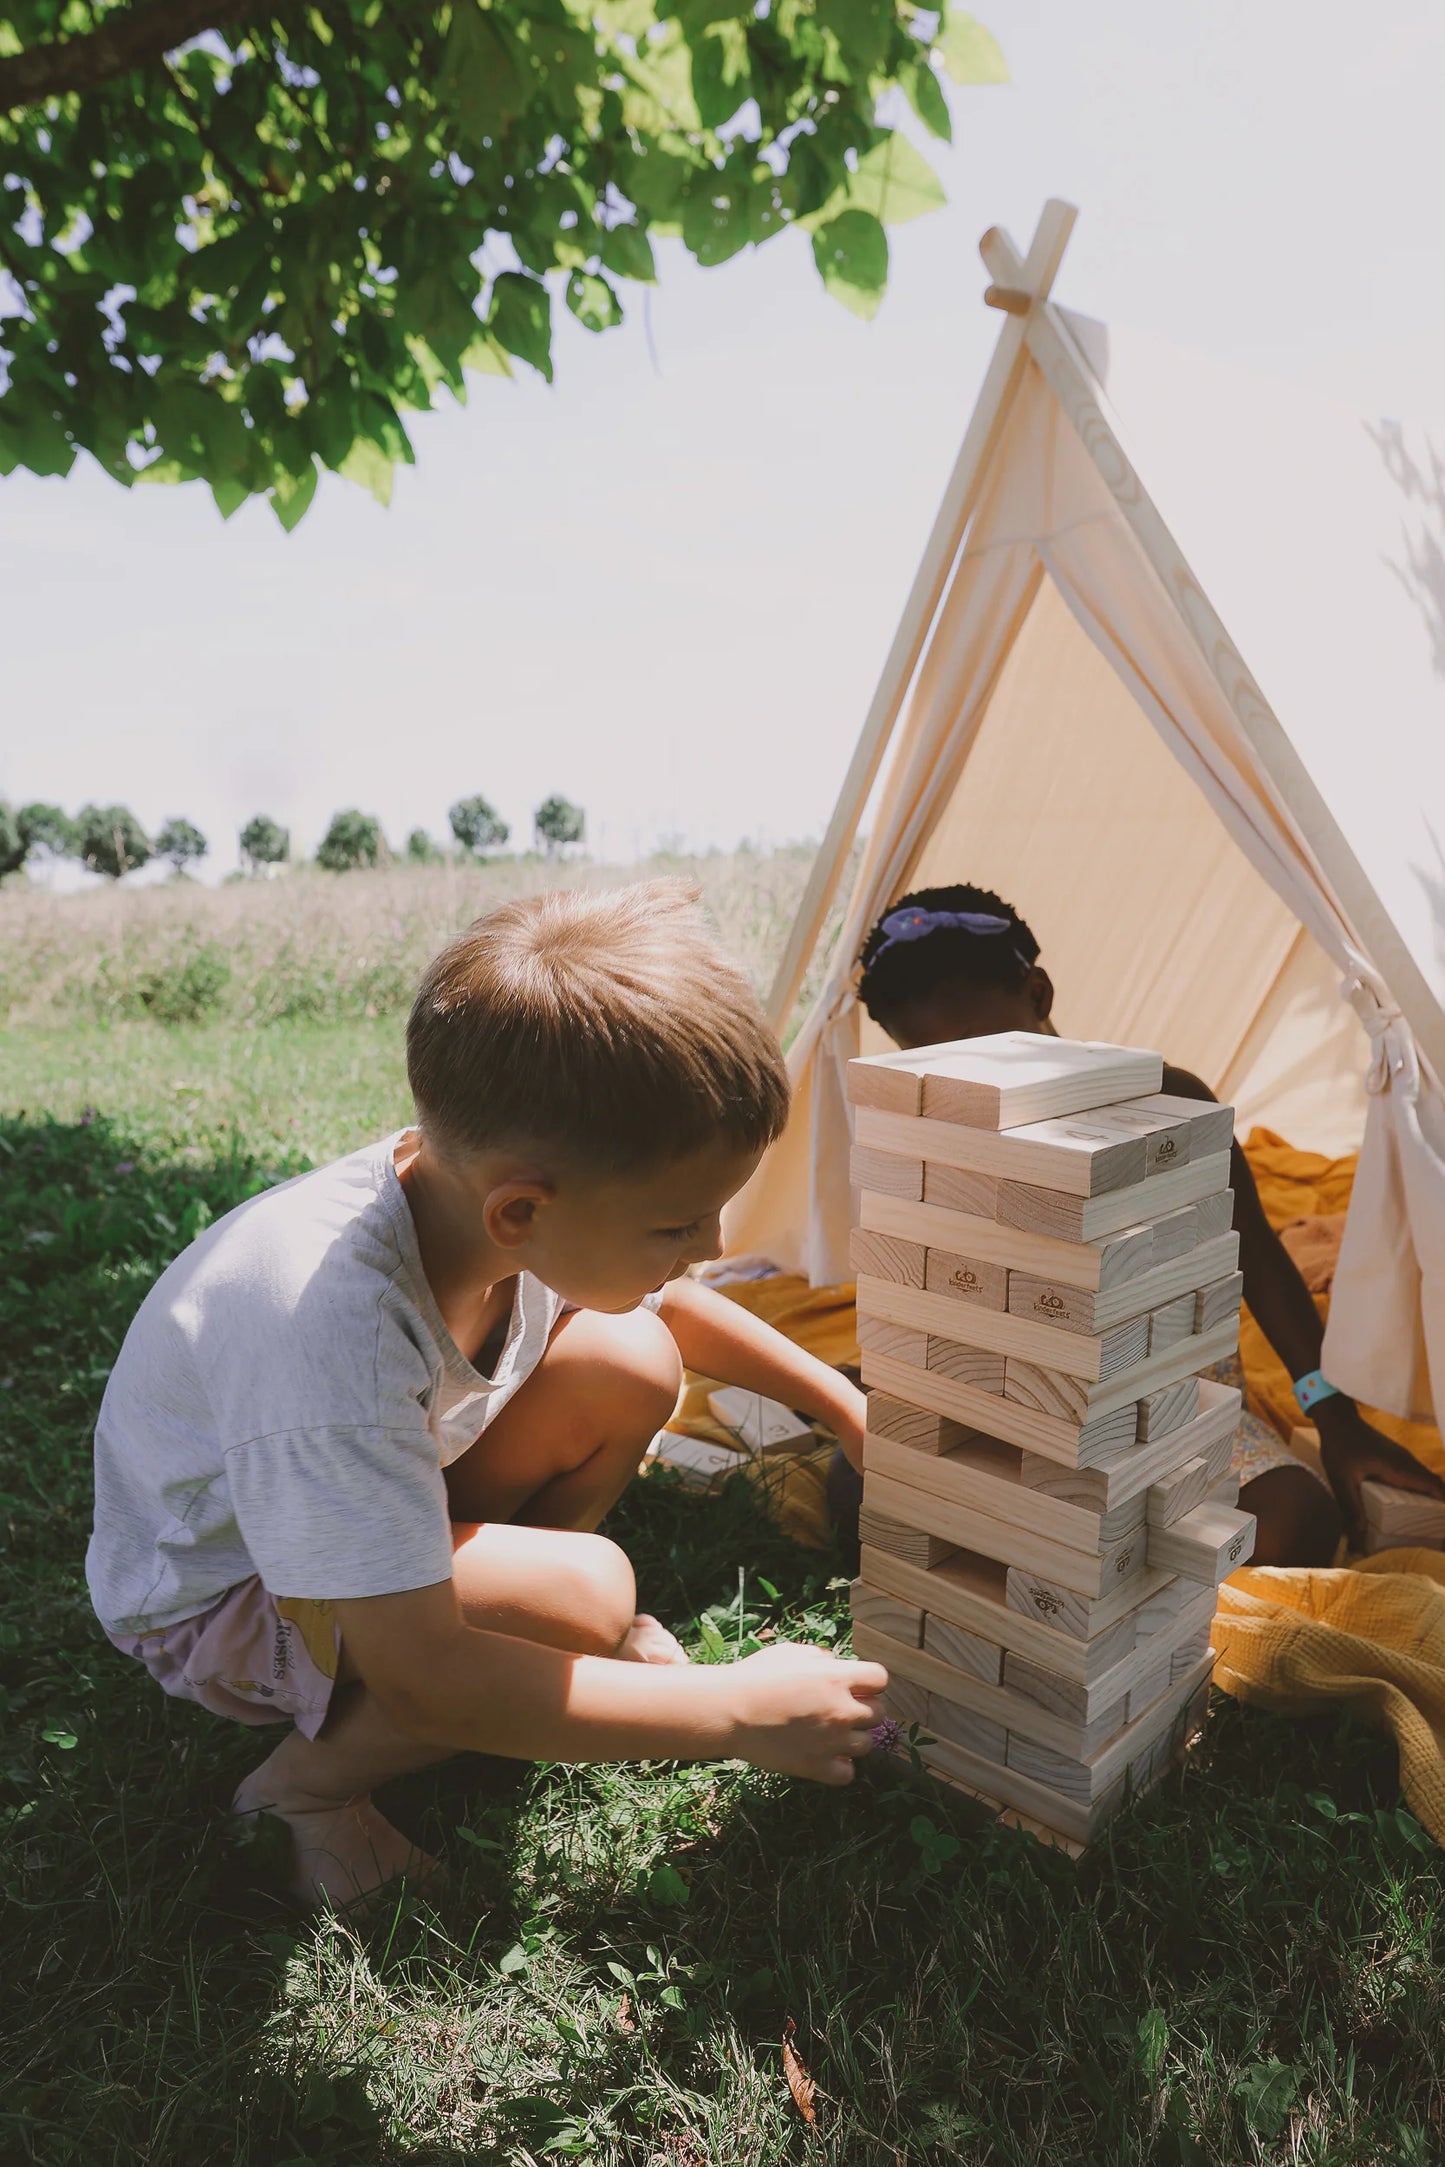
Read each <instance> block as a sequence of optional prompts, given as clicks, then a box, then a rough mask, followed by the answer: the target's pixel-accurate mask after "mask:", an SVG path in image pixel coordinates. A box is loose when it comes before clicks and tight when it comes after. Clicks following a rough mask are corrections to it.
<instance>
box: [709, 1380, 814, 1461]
mask: <svg viewBox="0 0 1445 2167" xmlns="http://www.w3.org/2000/svg"><path fill="white" fill-rule="evenodd" d="M707 1411H708V1413H709V1414H710V1415H711V1416H712V1418H713V1420H714V1422H720V1423H721V1424H722V1426H723V1428H724V1429H726V1430H731V1431H732V1433H733V1436H734V1437H736V1438H737V1440H738V1442H739V1443H740V1444H743V1445H746V1446H747V1448H748V1450H749V1452H753V1453H761V1454H763V1455H764V1456H765V1457H769V1458H770V1457H771V1456H772V1455H773V1454H775V1453H776V1454H778V1455H779V1456H781V1457H786V1456H788V1455H789V1454H792V1453H798V1452H811V1451H812V1450H813V1448H814V1446H815V1445H816V1444H817V1442H818V1438H817V1434H816V1432H815V1431H814V1429H813V1426H812V1424H811V1423H810V1422H808V1421H807V1420H806V1419H805V1418H804V1417H803V1416H802V1415H795V1414H794V1412H793V1410H792V1408H791V1407H785V1406H784V1405H783V1403H782V1401H781V1400H770V1399H768V1398H767V1397H766V1395H765V1394H763V1393H761V1392H747V1391H744V1389H743V1388H742V1386H741V1385H724V1386H723V1387H722V1389H721V1390H720V1391H717V1392H709V1394H708V1396H707Z"/></svg>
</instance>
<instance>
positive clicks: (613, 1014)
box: [406, 880, 788, 1175]
mask: <svg viewBox="0 0 1445 2167" xmlns="http://www.w3.org/2000/svg"><path fill="white" fill-rule="evenodd" d="M406 1061H407V1074H408V1077H409V1079H410V1082H411V1089H412V1096H413V1098H414V1099H415V1100H416V1106H417V1113H418V1116H419V1119H420V1121H421V1126H422V1129H423V1131H424V1132H425V1133H426V1134H427V1135H428V1136H429V1137H430V1138H431V1140H432V1142H433V1143H434V1144H435V1145H436V1147H437V1149H438V1150H440V1151H442V1152H443V1153H445V1154H446V1155H447V1156H449V1157H453V1158H460V1157H467V1156H470V1155H472V1154H475V1153H477V1152H481V1151H491V1150H498V1149H503V1150H505V1149H530V1150H534V1151H537V1152H539V1153H541V1154H543V1155H547V1156H550V1157H552V1158H553V1159H556V1160H560V1161H561V1162H563V1163H565V1164H568V1165H570V1166H574V1167H587V1168H589V1169H592V1170H596V1171H597V1172H599V1173H603V1174H614V1175H617V1174H632V1173H637V1172H642V1171H648V1170H651V1169H652V1168H655V1167H657V1166H660V1165H662V1164H665V1163H666V1162H667V1161H669V1160H671V1159H677V1158H683V1157H685V1156H687V1155H688V1154H689V1153H691V1152H694V1151H698V1150H701V1149H702V1148H703V1147H704V1146H705V1145H707V1144H709V1143H712V1142H714V1141H716V1140H717V1139H719V1138H723V1139H725V1140H726V1141H728V1142H729V1143H731V1144H733V1145H735V1146H736V1147H737V1148H738V1149H739V1150H740V1151H757V1150H761V1149H762V1148H763V1146H764V1145H766V1144H770V1143H771V1142H772V1141H773V1140H774V1138H775V1137H777V1136H778V1135H779V1134H780V1133H781V1131H782V1128H783V1124H784V1122H785V1121H786V1119H787V1112H788V1076H787V1071H786V1069H785V1068H784V1066H783V1059H782V1054H781V1051H780V1050H779V1047H778V1042H777V1039H776V1038H775V1037H774V1036H773V1033H772V1032H771V1031H770V1030H769V1029H768V1026H767V1024H766V1022H765V1020H764V1018H763V1014H762V1010H761V1008H760V1007H759V1005H758V1000H757V997H756V995H755V994H754V992H753V990H752V987H751V986H750V985H749V983H748V981H747V980H746V978H744V976H743V974H742V972H741V971H740V970H738V968H737V966H736V965H735V964H733V963H732V962H730V961H729V959H728V958H727V957H726V956H725V955H724V954H723V952H722V950H721V949H720V948H719V947H718V946H717V944H716V942H715V941H714V940H713V938H712V936H711V935H710V934H709V932H708V931H707V929H706V927H705V926H704V924H703V920H702V915H701V912H700V911H699V909H698V903H697V891H696V890H695V889H693V888H689V887H688V886H687V884H686V883H685V882H683V881H679V880H654V881H643V882H639V883H637V884H636V885H635V886H632V887H627V888H614V889H610V890H601V891H598V890H592V891H585V890H576V889H574V890H570V891H568V892H565V893H553V894H549V895H537V896H530V897H528V898H527V899H526V900H525V901H523V902H518V903H505V904H503V905H502V907H501V908H500V909H499V910H494V911H489V912H488V914H487V916H486V917H485V918H478V919H477V920H476V922H475V923H474V924H473V925H470V926H469V927H468V928H467V930H466V932H465V933H463V934H461V935H460V936H459V938H458V939H456V940H454V941H453V942H452V944H451V946H450V947H449V948H445V949H443V950H442V953H441V954H440V955H439V956H437V957H436V958H435V959H434V960H433V961H432V963H431V964H430V965H429V966H428V968H427V971H426V974H425V976H424V977H423V979H422V982H421V987H420V990H419V991H418V993H417V997H416V1000H415V1002H414V1003H413V1005H412V1011H411V1016H410V1019H409V1021H408V1023H407V1032H406Z"/></svg>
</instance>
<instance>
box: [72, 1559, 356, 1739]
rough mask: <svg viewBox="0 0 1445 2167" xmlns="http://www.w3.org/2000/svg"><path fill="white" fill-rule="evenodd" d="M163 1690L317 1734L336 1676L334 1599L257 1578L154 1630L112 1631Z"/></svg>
mask: <svg viewBox="0 0 1445 2167" xmlns="http://www.w3.org/2000/svg"><path fill="white" fill-rule="evenodd" d="M107 1638H108V1639H109V1640H110V1641H111V1643H112V1644H113V1645H114V1646H115V1647H117V1648H119V1649H120V1651H121V1653H122V1655H133V1656H136V1657H137V1658H138V1659H139V1660H140V1661H141V1662H142V1663H144V1664H145V1667H146V1669H147V1670H148V1671H149V1672H150V1674H151V1676H152V1677H153V1678H154V1679H155V1681H156V1684H157V1685H158V1686H159V1687H160V1688H161V1690H162V1692H165V1693H173V1694H175V1695H176V1696H177V1698H179V1699H181V1700H193V1701H197V1702H199V1704H200V1706H201V1707H202V1708H209V1709H210V1710H211V1712H212V1714H213V1715H218V1716H231V1717H232V1718H233V1719H234V1720H235V1721H236V1722H237V1723H251V1724H259V1723H294V1724H295V1725H296V1728H297V1730H298V1731H300V1732H301V1733H302V1734H303V1735H304V1736H305V1737H307V1738H314V1737H315V1736H316V1733H317V1732H318V1731H319V1730H320V1728H321V1726H322V1724H323V1723H324V1722H325V1721H326V1711H327V1709H328V1708H329V1707H330V1705H331V1694H332V1690H333V1688H334V1687H335V1684H336V1669H337V1658H338V1651H339V1648H340V1635H339V1633H338V1631H337V1627H336V1616H335V1612H334V1610H333V1608H332V1605H331V1604H330V1603H325V1602H313V1601H311V1600H309V1599H308V1598H305V1597H300V1596H290V1595H282V1596H275V1595H269V1594H268V1593H267V1591H266V1590H265V1588H263V1587H262V1585H261V1583H260V1581H259V1580H257V1579H254V1578H253V1579H250V1580H243V1581H241V1583H240V1584H239V1586H237V1587H234V1588H228V1589H227V1590H226V1593H225V1594H224V1595H223V1596H222V1597H221V1599H220V1601H219V1602H218V1603H213V1604H212V1605H211V1607H210V1609H209V1610H203V1611H202V1612H201V1613H200V1615H199V1616H198V1617H194V1618H182V1619H180V1620H179V1622H178V1623H177V1624H175V1625H162V1626H157V1627H156V1628H155V1629H154V1630H153V1631H151V1632H149V1633H110V1634H108V1635H107Z"/></svg>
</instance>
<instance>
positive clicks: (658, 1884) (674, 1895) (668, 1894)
mask: <svg viewBox="0 0 1445 2167" xmlns="http://www.w3.org/2000/svg"><path fill="white" fill-rule="evenodd" d="M647 1887H648V1894H649V1895H650V1896H651V1898H652V1901H653V1902H654V1903H655V1904H671V1905H676V1904H685V1903H686V1902H687V1883H686V1882H685V1881H684V1880H683V1878H682V1875H681V1874H680V1873H679V1872H678V1870H677V1868H676V1867H675V1866H669V1865H668V1864H667V1863H666V1862H665V1861H664V1863H663V1864H662V1865H661V1866H654V1867H653V1869H652V1875H651V1878H650V1880H649V1882H648V1885H647ZM665 1998H666V1997H665V1996H664V1999H665Z"/></svg>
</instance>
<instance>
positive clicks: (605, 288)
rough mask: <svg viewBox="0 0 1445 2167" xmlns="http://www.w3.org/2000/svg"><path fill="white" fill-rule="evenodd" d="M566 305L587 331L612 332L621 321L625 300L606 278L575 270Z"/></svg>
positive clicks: (568, 286)
mask: <svg viewBox="0 0 1445 2167" xmlns="http://www.w3.org/2000/svg"><path fill="white" fill-rule="evenodd" d="M567 306H568V308H569V309H571V311H572V314H573V315H574V316H575V317H576V319H577V321H578V323H579V324H581V325H583V326H584V328H585V329H586V330H588V331H611V330H612V329H613V328H614V326H615V325H617V324H620V323H621V321H622V303H621V302H620V301H619V300H618V298H617V296H616V294H615V293H614V292H613V291H612V288H611V287H610V286H609V285H608V283H607V281H606V279H605V278H597V277H595V276H594V275H593V274H592V273H591V272H585V271H574V272H573V273H572V276H571V277H570V278H569V279H568V281H567Z"/></svg>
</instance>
